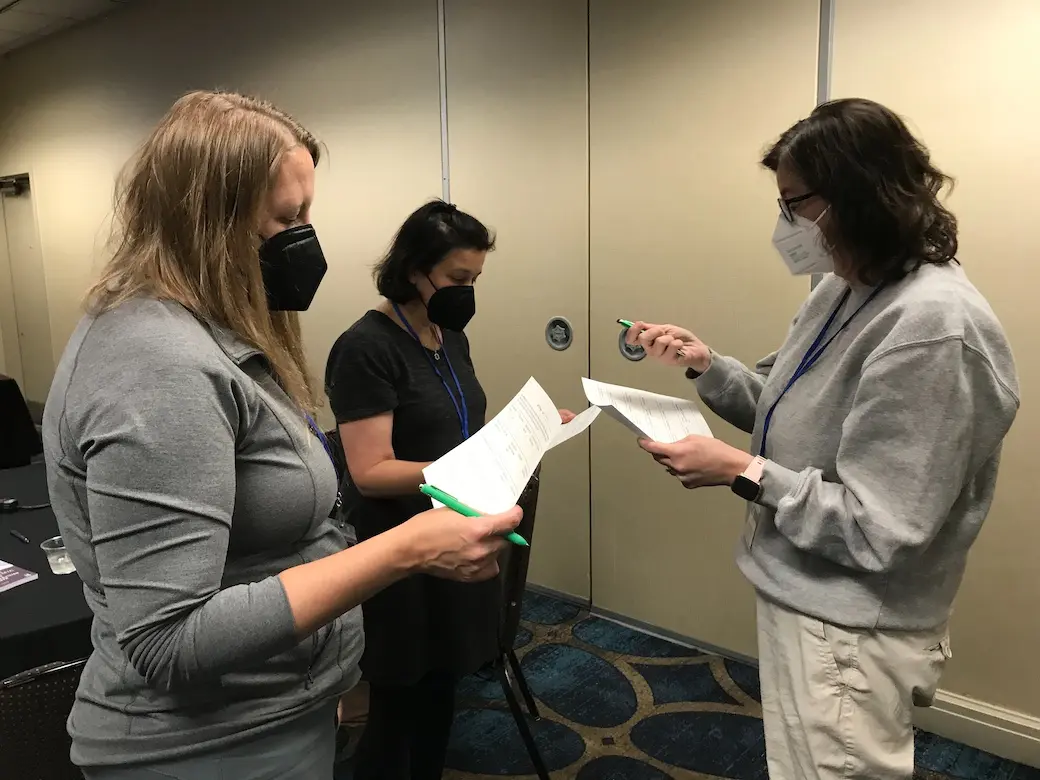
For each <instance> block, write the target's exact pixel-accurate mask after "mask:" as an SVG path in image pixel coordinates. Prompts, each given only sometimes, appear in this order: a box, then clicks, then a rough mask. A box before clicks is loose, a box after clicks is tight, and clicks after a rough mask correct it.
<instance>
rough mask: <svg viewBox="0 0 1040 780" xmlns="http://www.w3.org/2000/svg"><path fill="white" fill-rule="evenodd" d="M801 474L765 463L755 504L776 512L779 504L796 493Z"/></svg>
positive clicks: (776, 464)
mask: <svg viewBox="0 0 1040 780" xmlns="http://www.w3.org/2000/svg"><path fill="white" fill-rule="evenodd" d="M802 479H803V474H801V473H800V472H797V471H792V470H791V469H789V468H786V467H784V466H781V465H780V464H779V463H774V462H773V461H771V460H767V461H766V465H765V467H764V468H763V469H762V484H761V487H762V490H761V492H760V493H759V494H758V500H757V501H756V502H755V503H757V504H761V505H762V506H764V507H768V508H769V509H772V510H773V511H774V512H776V511H777V510H778V509H779V508H780V502H781V501H783V500H784V499H785V498H788V497H790V496H792V495H794V494H795V493H797V492H798V488H799V487H800V486H801V484H802Z"/></svg>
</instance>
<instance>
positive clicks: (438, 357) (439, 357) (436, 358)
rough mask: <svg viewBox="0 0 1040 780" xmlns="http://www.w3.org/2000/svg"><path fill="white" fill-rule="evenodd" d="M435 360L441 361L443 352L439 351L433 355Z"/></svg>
mask: <svg viewBox="0 0 1040 780" xmlns="http://www.w3.org/2000/svg"><path fill="white" fill-rule="evenodd" d="M433 359H434V360H440V359H441V351H440V350H439V349H438V350H437V351H436V352H434V353H433Z"/></svg>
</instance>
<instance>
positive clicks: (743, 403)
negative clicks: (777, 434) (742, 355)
mask: <svg viewBox="0 0 1040 780" xmlns="http://www.w3.org/2000/svg"><path fill="white" fill-rule="evenodd" d="M775 361H776V353H775V352H774V353H773V354H771V355H769V356H768V357H765V358H762V360H760V361H759V362H758V363H757V364H756V365H755V370H754V371H752V370H751V369H749V368H748V367H747V366H745V365H744V364H743V363H741V362H740V361H739V360H737V359H735V358H731V357H724V356H723V355H716V354H714V353H712V356H711V365H710V366H708V370H707V371H705V372H704V373H703V374H701V375H700V376H699V377H697V380H696V382H697V393H698V395H700V397H701V400H703V401H704V404H705V406H707V407H708V408H709V409H711V410H712V411H713V412H715V414H717V415H718V416H719V417H721V418H722V419H723V420H725V421H726V422H728V423H729V424H730V425H732V426H734V427H735V428H739V429H740V430H742V431H744V432H745V433H751V432H752V431H753V430H754V428H755V410H756V409H757V408H758V398H759V396H760V395H761V394H762V387H763V385H765V383H766V378H767V377H768V376H769V372H770V370H771V369H772V368H773V363H774V362H775Z"/></svg>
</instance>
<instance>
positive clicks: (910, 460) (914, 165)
mask: <svg viewBox="0 0 1040 780" xmlns="http://www.w3.org/2000/svg"><path fill="white" fill-rule="evenodd" d="M763 164H764V165H765V166H766V167H767V168H769V169H770V170H771V171H773V172H774V173H775V174H776V181H777V185H778V188H779V190H780V200H779V205H780V215H779V217H778V219H777V226H776V230H775V232H774V234H773V243H774V246H775V247H776V249H777V250H778V252H779V254H780V256H781V258H782V260H783V261H784V263H785V264H786V265H787V266H788V267H789V269H790V270H791V271H792V272H793V273H805V274H809V273H827V274H828V275H827V276H826V277H825V278H824V279H823V281H822V282H821V283H820V284H819V285H818V286H817V287H816V289H815V290H814V291H813V293H812V294H811V295H810V296H809V298H808V300H807V301H806V302H805V304H804V305H803V306H802V308H801V311H799V312H798V314H797V316H796V317H795V318H794V322H793V324H792V325H791V328H790V330H789V332H788V334H787V337H786V340H785V341H784V342H783V344H782V346H781V347H780V349H779V350H778V351H777V352H775V353H774V354H772V355H770V356H769V357H767V358H765V359H764V360H762V361H761V362H759V363H758V364H757V365H756V366H755V368H754V369H750V368H747V367H746V366H744V365H743V364H742V363H740V362H739V361H738V360H735V359H733V358H729V357H724V356H722V355H720V354H717V353H715V352H714V351H713V350H711V349H710V348H709V347H708V346H707V345H705V344H704V343H703V342H701V341H700V340H699V339H698V338H697V337H696V336H695V335H694V334H693V333H691V332H690V331H688V330H686V329H683V328H679V327H676V326H673V325H653V324H648V323H642V322H640V323H635V324H634V326H633V327H632V328H630V329H629V333H628V339H629V341H630V343H633V344H639V345H641V346H642V347H643V348H644V349H646V350H647V352H648V353H649V354H650V355H652V356H654V357H656V358H658V359H659V360H661V361H664V362H665V363H667V364H670V365H674V366H680V367H685V368H686V370H687V376H689V377H690V378H691V379H693V380H694V381H695V382H696V387H697V391H698V393H699V394H700V396H701V398H702V399H703V400H704V402H705V403H706V404H707V405H708V406H709V407H711V409H713V410H714V411H715V412H716V413H718V414H719V415H720V416H721V417H722V418H723V419H725V420H727V421H728V422H730V423H732V424H733V425H735V426H737V427H738V428H740V429H742V430H744V431H747V432H748V433H751V434H752V441H751V451H750V452H744V451H740V450H737V449H736V448H734V447H731V446H730V445H728V444H726V443H725V442H722V441H718V440H715V439H708V438H701V437H690V438H688V439H685V440H683V441H680V442H677V443H674V444H662V443H658V442H647V441H644V442H642V443H641V444H642V446H643V448H644V449H646V450H647V451H648V452H650V453H651V454H652V455H653V456H654V457H655V458H656V459H657V460H658V462H660V463H661V464H662V465H663V466H664V467H665V468H667V469H668V470H669V472H670V473H672V474H674V475H675V476H677V477H678V478H679V479H680V480H682V482H683V484H684V485H686V486H687V487H690V488H696V487H701V486H707V485H729V486H731V487H732V489H733V491H734V492H735V493H737V495H739V496H740V497H742V498H744V499H746V500H747V501H748V502H749V507H748V514H747V521H746V527H745V529H744V533H743V536H742V539H741V542H740V544H739V545H738V551H737V565H738V566H739V567H740V569H741V571H742V572H743V573H744V575H745V576H746V577H747V578H748V580H750V581H751V583H752V584H753V585H754V587H755V590H756V592H757V594H758V646H759V660H760V673H761V679H762V711H763V716H764V719H765V731H766V748H767V755H768V762H769V776H770V778H771V780H810V779H816V778H820V779H823V778H838V777H841V778H862V779H863V780H867V779H868V778H869V780H890V779H891V780H895V779H896V778H898V779H899V780H909V778H910V777H911V776H912V773H913V760H914V756H913V730H912V726H911V712H912V708H913V706H914V705H927V704H929V703H930V702H931V699H932V697H933V696H934V693H935V690H936V687H937V685H938V682H939V677H940V674H941V672H942V669H943V667H944V665H945V663H946V660H947V659H948V658H949V657H950V646H949V636H948V633H947V621H948V619H949V616H950V611H951V605H952V603H953V599H954V596H955V595H956V592H957V589H958V587H959V585H960V582H961V578H962V575H963V573H964V566H965V562H966V560H967V555H968V550H969V548H970V547H971V545H972V543H973V542H974V540H975V538H976V536H977V535H978V533H979V529H980V528H981V526H982V523H983V521H984V520H985V518H986V515H987V513H988V511H989V508H990V505H991V503H992V501H993V493H994V489H995V486H996V481H997V467H998V463H999V459H1000V451H1001V443H1002V442H1003V439H1004V437H1005V435H1006V434H1007V432H1008V430H1009V428H1010V427H1011V424H1012V422H1013V420H1014V419H1015V415H1016V413H1017V410H1018V406H1019V393H1018V379H1017V377H1016V373H1015V365H1014V360H1013V358H1012V354H1011V349H1010V347H1009V345H1008V342H1007V338H1006V336H1005V334H1004V331H1003V328H1002V327H1001V325H1000V322H999V321H998V320H997V317H996V315H995V314H994V313H993V310H992V309H991V308H990V306H989V304H988V303H987V302H986V300H985V298H983V296H982V295H981V294H980V293H979V291H978V290H977V289H975V287H974V286H973V285H972V284H971V282H969V281H968V278H967V277H966V276H965V274H964V271H963V270H962V269H961V267H960V265H959V263H958V262H957V260H956V252H957V222H956V220H955V218H954V216H953V215H952V214H951V213H950V212H949V211H948V210H947V209H946V208H945V207H944V206H943V205H942V204H941V203H940V202H939V199H938V193H939V192H940V191H941V190H942V189H943V187H944V186H945V185H946V184H947V183H948V181H949V180H948V179H947V177H946V176H945V175H944V174H943V173H942V172H941V171H939V170H938V169H937V168H936V167H935V166H934V165H933V164H932V163H931V161H930V159H929V155H928V152H927V150H926V149H925V148H924V146H923V145H922V144H921V143H920V142H919V141H917V139H916V138H914V136H913V135H912V134H911V133H910V131H909V129H908V128H907V127H906V125H905V124H904V123H903V121H902V120H901V119H900V118H899V117H897V116H896V115H895V114H893V113H892V112H891V111H889V110H888V109H886V108H884V107H883V106H880V105H878V104H877V103H873V102H870V101H867V100H856V99H852V100H839V101H834V102H832V103H828V104H825V105H822V106H819V107H818V108H817V109H816V110H815V111H814V112H813V113H812V115H810V116H809V117H808V118H807V119H804V120H802V121H800V122H798V123H797V124H795V125H794V126H793V127H791V128H790V129H788V130H787V131H786V132H785V133H784V134H783V135H782V136H781V137H780V140H779V141H778V142H777V143H776V144H775V145H774V146H773V147H772V148H771V149H770V150H769V151H768V153H767V154H766V155H765V158H764V159H763Z"/></svg>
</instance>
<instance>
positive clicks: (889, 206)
mask: <svg viewBox="0 0 1040 780" xmlns="http://www.w3.org/2000/svg"><path fill="white" fill-rule="evenodd" d="M781 164H786V165H790V166H791V168H792V170H793V171H794V172H795V173H796V174H797V175H798V177H799V178H800V179H801V180H802V181H803V182H804V183H805V185H806V187H808V188H809V191H810V192H813V193H815V194H816V195H819V196H820V197H821V198H823V199H824V200H825V201H827V202H828V203H829V204H830V209H831V210H830V212H829V213H830V214H832V215H833V216H832V219H831V220H828V229H827V230H825V231H824V233H825V237H826V239H827V241H828V242H829V243H830V244H831V246H833V247H835V248H836V249H838V250H839V251H842V252H843V253H845V254H846V255H847V256H848V258H849V260H850V262H852V263H853V264H854V267H855V272H856V274H857V276H858V277H859V279H860V281H862V282H864V283H866V284H870V285H876V284H883V283H885V282H891V281H897V280H899V279H902V278H903V277H904V276H906V274H907V273H909V272H910V271H916V270H917V269H918V268H920V267H921V265H922V264H924V263H934V264H936V265H944V264H946V263H950V262H957V258H956V255H957V218H956V217H955V216H954V215H953V214H952V213H951V212H950V211H949V210H948V209H947V208H946V207H945V206H943V205H942V203H941V202H940V200H939V193H940V192H941V191H942V190H943V189H944V188H952V186H953V179H951V178H950V177H949V176H947V175H946V174H945V173H943V172H942V171H941V170H939V169H938V168H937V167H936V166H935V165H933V164H932V162H931V158H930V156H929V154H928V149H927V148H926V147H925V146H924V144H922V143H921V142H920V141H919V140H918V139H917V138H915V137H914V135H913V133H912V132H910V128H908V127H907V126H906V123H905V122H904V121H903V120H902V119H901V118H900V117H899V116H898V115H897V114H896V113H895V112H893V111H891V110H890V109H888V108H885V107H884V106H882V105H880V104H879V103H875V102H873V101H871V100H865V99H862V98H849V99H844V100H833V101H831V102H829V103H824V104H822V105H820V106H817V107H816V109H815V110H814V111H813V112H812V114H810V115H809V116H808V118H806V119H802V120H801V121H799V122H796V123H795V124H794V125H792V126H791V127H790V128H788V129H787V130H786V131H785V132H784V134H783V135H781V136H780V140H778V141H777V142H776V143H775V144H773V145H772V146H771V147H770V148H769V150H768V151H767V152H766V153H765V155H764V156H763V158H762V165H764V166H765V167H766V168H768V169H769V170H771V171H773V172H774V173H775V172H776V170H777V169H778V168H779V167H780V165H781Z"/></svg>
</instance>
